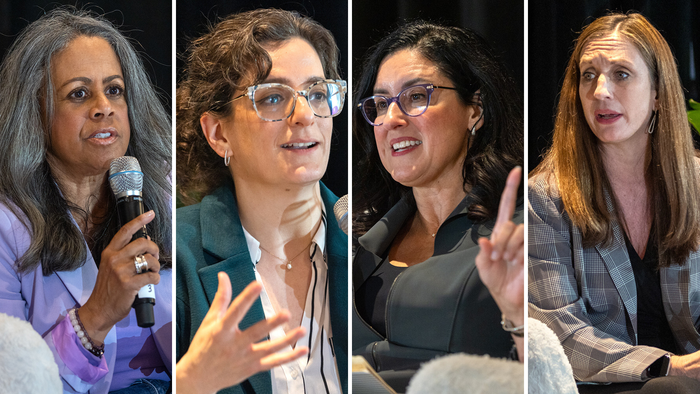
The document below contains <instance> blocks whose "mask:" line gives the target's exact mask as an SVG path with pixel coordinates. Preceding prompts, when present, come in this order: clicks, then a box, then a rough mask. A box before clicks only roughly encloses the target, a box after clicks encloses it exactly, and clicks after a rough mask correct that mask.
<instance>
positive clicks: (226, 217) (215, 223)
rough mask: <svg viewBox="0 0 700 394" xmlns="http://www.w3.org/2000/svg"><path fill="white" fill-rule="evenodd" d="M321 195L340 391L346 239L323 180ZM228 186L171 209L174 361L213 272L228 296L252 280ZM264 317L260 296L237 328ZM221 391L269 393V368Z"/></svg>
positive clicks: (198, 315) (210, 293)
mask: <svg viewBox="0 0 700 394" xmlns="http://www.w3.org/2000/svg"><path fill="white" fill-rule="evenodd" d="M320 186H321V198H322V199H323V203H324V205H325V207H326V212H327V213H328V215H327V218H328V228H327V231H326V251H327V256H328V275H329V280H330V283H331V286H330V289H329V291H330V308H331V310H330V312H331V327H332V329H333V350H334V352H335V356H336V361H337V364H338V373H339V378H340V384H341V386H342V388H343V392H345V393H347V392H348V376H347V371H348V237H347V235H346V234H345V233H343V232H342V231H341V230H340V228H339V227H338V222H337V220H336V218H335V215H333V204H335V202H336V201H337V200H338V197H336V196H335V195H334V194H333V193H332V192H331V191H330V190H328V188H326V186H325V185H323V183H321V185H320ZM233 190H234V189H233V184H232V183H230V182H229V183H227V184H226V185H224V186H222V187H220V188H218V189H217V190H216V191H214V192H213V193H212V194H210V195H208V196H206V197H204V198H203V199H202V202H201V203H199V204H196V205H191V206H187V207H184V208H180V209H178V210H177V247H176V258H177V260H176V269H177V275H176V277H177V279H176V283H177V291H176V295H177V316H176V330H177V333H176V334H177V359H178V360H180V358H181V357H182V355H184V354H185V353H186V352H187V349H188V348H189V345H190V343H191V341H192V338H193V337H194V334H195V333H196V332H197V329H198V328H199V325H200V324H201V323H202V320H203V319H204V316H205V315H206V314H207V311H208V310H209V306H210V305H211V302H212V301H213V300H214V295H215V294H216V289H217V287H218V283H219V282H218V278H217V274H218V273H219V272H220V271H224V272H226V273H227V274H228V276H229V278H231V286H232V287H233V296H234V297H235V296H236V295H238V294H239V293H240V292H241V291H243V289H244V288H245V287H246V286H247V285H248V284H249V283H250V282H252V281H254V280H255V273H254V272H253V265H252V264H251V262H250V254H249V253H248V245H247V244H246V241H245V236H244V235H243V227H242V226H241V221H240V218H239V216H238V205H237V204H236V198H235V194H234V191H233ZM264 318H265V313H264V312H263V307H262V303H261V302H260V299H258V300H257V301H255V303H254V304H253V306H252V307H251V308H250V310H249V311H248V313H247V314H246V315H245V317H244V318H243V320H242V321H241V324H240V325H239V327H240V329H241V330H245V329H246V328H248V327H250V326H252V325H253V324H255V323H257V322H258V321H260V320H263V319H264ZM220 393H226V394H229V393H230V394H234V393H235V394H243V393H246V394H252V393H255V394H264V393H270V394H271V393H272V378H271V376H270V372H269V371H266V372H261V373H258V374H256V375H254V376H251V377H250V378H249V379H248V380H246V381H245V382H243V383H241V384H240V385H238V386H234V387H229V388H227V389H224V390H222V391H220Z"/></svg>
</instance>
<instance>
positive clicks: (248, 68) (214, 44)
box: [176, 9, 340, 204]
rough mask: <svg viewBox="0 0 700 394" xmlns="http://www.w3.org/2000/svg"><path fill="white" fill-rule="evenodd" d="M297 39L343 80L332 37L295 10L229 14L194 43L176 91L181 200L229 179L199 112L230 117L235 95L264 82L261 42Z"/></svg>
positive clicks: (267, 63) (266, 60) (266, 61)
mask: <svg viewBox="0 0 700 394" xmlns="http://www.w3.org/2000/svg"><path fill="white" fill-rule="evenodd" d="M294 37H299V38H302V39H304V40H306V41H307V42H308V43H309V44H311V46H312V47H313V48H314V49H315V50H316V53H317V54H318V56H319V58H320V60H321V65H322V66H323V71H324V73H325V76H326V78H332V79H338V78H340V74H339V72H338V62H339V58H338V56H339V52H338V47H337V45H336V44H335V40H334V39H333V35H332V34H331V33H330V32H329V31H328V30H327V29H326V28H324V27H323V26H321V25H320V24H319V23H317V22H315V21H313V20H312V19H310V18H308V17H305V16H302V15H300V14H299V13H297V12H290V11H284V10H278V9H259V10H254V11H248V12H243V13H240V14H235V15H231V16H229V17H227V18H225V19H223V20H222V21H221V22H219V23H218V24H217V25H216V26H213V27H212V28H211V29H210V31H209V33H207V34H205V35H204V36H202V37H200V38H198V39H196V40H194V41H193V42H192V45H191V47H190V48H189V50H188V51H187V59H186V66H185V72H184V78H183V80H182V81H181V82H180V86H179V87H178V89H177V113H176V115H177V147H176V149H177V183H178V188H179V193H180V197H181V202H182V203H184V204H193V203H196V202H198V201H199V200H201V198H202V197H204V196H205V195H207V194H209V193H210V192H211V191H213V190H214V189H216V188H217V187H219V186H220V185H221V184H223V183H224V182H225V181H226V180H227V179H230V178H231V175H230V173H229V169H228V167H226V166H224V164H223V160H222V159H221V157H219V155H218V154H217V153H216V152H214V150H213V149H211V147H210V146H209V143H208V142H207V140H206V138H205V137H204V133H203V131H202V127H201V125H200V123H199V120H200V118H201V116H202V115H203V114H204V113H206V112H208V113H209V114H213V115H214V116H217V117H220V118H225V117H227V116H229V115H230V114H231V99H232V98H233V97H234V94H235V93H236V92H241V91H243V90H244V89H246V88H247V87H248V86H250V85H255V84H259V83H261V82H263V81H264V80H265V78H267V76H268V75H269V74H270V71H271V70H272V60H271V59H270V56H269V54H268V53H267V50H266V49H265V48H263V45H265V46H269V45H270V44H273V45H275V44H280V43H282V42H284V41H287V40H289V39H291V38H294Z"/></svg>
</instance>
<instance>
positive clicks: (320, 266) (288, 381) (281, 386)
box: [243, 207, 342, 394]
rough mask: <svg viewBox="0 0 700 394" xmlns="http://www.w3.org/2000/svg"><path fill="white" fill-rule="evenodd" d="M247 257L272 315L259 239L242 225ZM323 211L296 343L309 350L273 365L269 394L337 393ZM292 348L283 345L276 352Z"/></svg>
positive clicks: (280, 333)
mask: <svg viewBox="0 0 700 394" xmlns="http://www.w3.org/2000/svg"><path fill="white" fill-rule="evenodd" d="M243 233H244V234H245V238H246V242H247V243H248V251H249V252H250V260H251V261H252V262H253V266H254V267H255V279H256V280H257V281H258V282H259V283H260V284H261V285H263V289H262V292H261V293H260V301H261V302H262V306H263V311H264V312H265V318H266V319H269V318H271V317H273V316H274V315H275V314H276V312H275V310H274V308H273V307H272V303H271V302H270V298H269V297H268V294H267V290H266V289H265V285H264V283H263V281H262V278H261V277H260V273H259V272H258V270H257V267H256V266H257V263H258V262H259V261H260V257H261V251H260V242H258V241H257V240H256V239H255V238H253V236H252V235H250V233H248V231H247V230H246V229H245V228H244V229H243ZM325 247H326V212H325V207H324V210H323V214H322V219H321V225H319V226H318V231H316V234H315V235H314V238H313V242H312V243H311V246H310V247H309V257H310V261H311V269H312V270H311V282H310V283H309V290H308V292H307V293H306V303H305V305H304V314H303V316H302V320H301V326H302V327H305V328H306V335H304V336H303V337H301V338H300V339H299V340H298V341H297V343H296V346H297V347H299V346H307V347H308V348H309V354H308V355H306V356H304V357H300V358H298V359H297V360H294V361H292V362H290V363H288V364H284V365H281V366H279V367H275V368H273V369H272V370H271V371H270V372H271V374H272V393H273V394H299V393H306V394H312V393H327V394H336V393H341V392H342V390H341V388H340V383H339V378H338V367H337V365H336V361H335V354H334V350H333V332H332V330H331V316H330V307H329V305H330V304H329V297H328V265H327V264H326V253H325ZM284 336H285V333H284V330H283V329H282V327H281V326H279V327H276V328H275V329H274V330H272V331H271V332H270V339H277V338H283V337H284ZM289 351H292V347H291V346H287V347H286V348H284V349H282V350H281V351H280V352H289Z"/></svg>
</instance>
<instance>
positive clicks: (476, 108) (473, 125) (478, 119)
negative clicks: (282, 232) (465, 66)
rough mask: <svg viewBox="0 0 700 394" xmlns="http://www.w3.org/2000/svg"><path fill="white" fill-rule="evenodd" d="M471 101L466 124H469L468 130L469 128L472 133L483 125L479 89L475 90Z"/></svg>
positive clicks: (482, 110)
mask: <svg viewBox="0 0 700 394" xmlns="http://www.w3.org/2000/svg"><path fill="white" fill-rule="evenodd" d="M473 102H474V104H471V105H470V106H469V108H471V109H472V111H467V116H468V117H469V119H468V120H467V122H468V123H467V124H468V125H469V130H471V133H472V135H474V134H475V133H476V131H477V130H479V129H480V128H481V126H483V125H484V106H483V104H482V101H481V90H477V91H476V92H475V93H474V99H473Z"/></svg>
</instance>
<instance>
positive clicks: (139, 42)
mask: <svg viewBox="0 0 700 394" xmlns="http://www.w3.org/2000/svg"><path fill="white" fill-rule="evenodd" d="M59 5H73V6H76V7H77V8H84V9H89V10H92V11H95V12H97V13H98V14H102V15H104V17H105V18H107V19H108V20H110V21H111V22H112V23H114V24H115V25H116V26H118V27H119V30H120V31H121V32H122V33H123V34H124V35H125V36H126V37H128V38H129V39H130V41H131V42H132V44H133V45H134V48H136V51H137V52H138V53H139V54H140V55H141V59H142V61H143V62H144V66H145V68H146V72H147V73H148V75H149V77H150V79H151V82H152V83H154V84H155V85H156V86H157V91H158V93H159V96H160V98H161V101H162V102H163V105H164V106H165V108H166V111H167V112H168V113H170V108H171V100H172V97H173V95H172V92H171V90H172V64H171V63H172V62H171V59H172V39H171V34H170V33H171V30H172V13H171V1H170V0H148V1H124V0H121V1H117V0H90V1H80V0H79V1H76V0H72V1H66V0H63V1H56V0H52V1H48V0H23V1H16V0H0V59H3V58H4V57H5V55H6V53H7V50H8V49H9V47H10V45H11V44H12V43H13V42H14V40H15V37H17V35H18V34H19V32H20V31H21V30H22V29H23V28H25V27H27V25H29V24H30V23H31V22H33V21H35V20H37V19H39V17H41V16H42V15H43V14H44V12H45V11H49V10H52V9H54V8H56V7H57V6H59ZM3 99H7V97H5V98H3Z"/></svg>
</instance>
